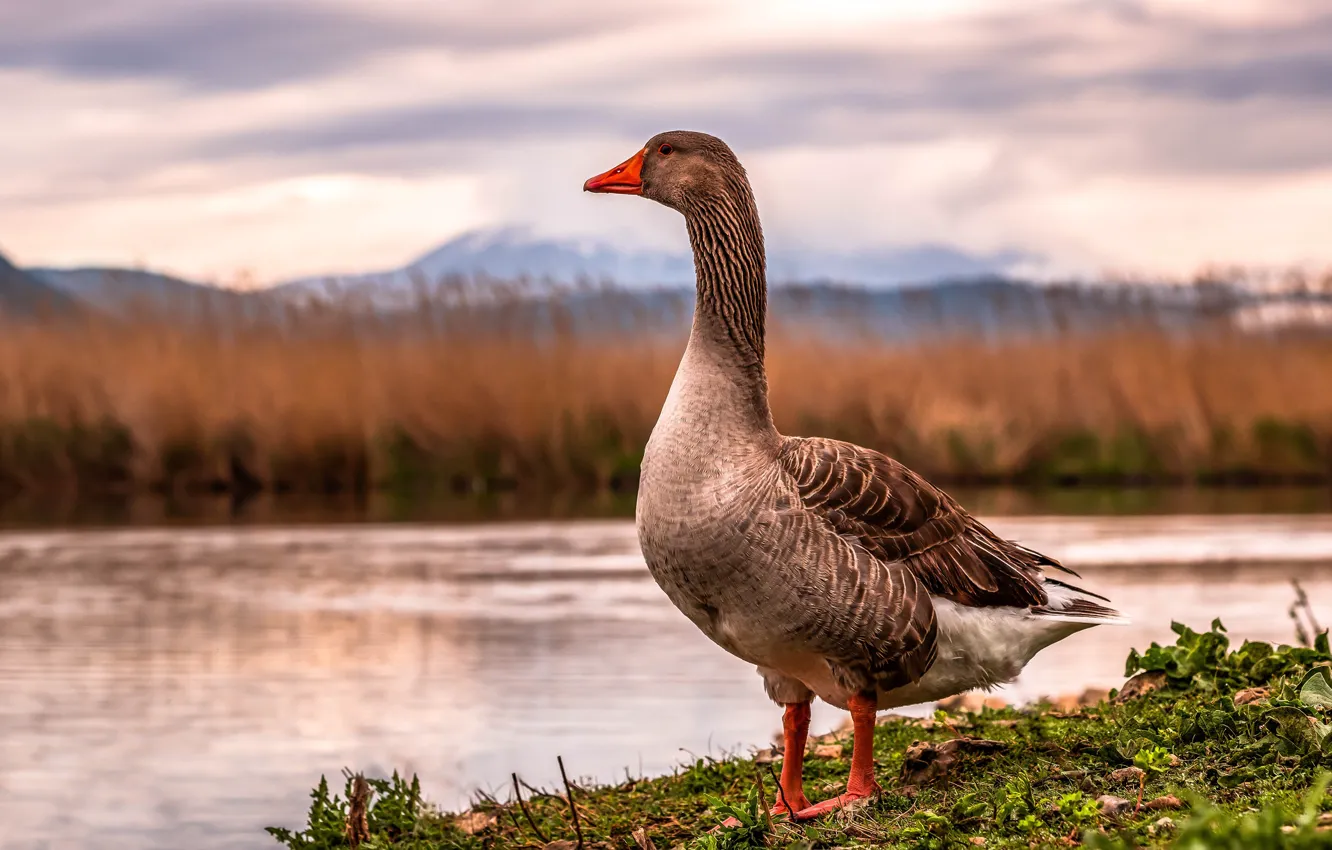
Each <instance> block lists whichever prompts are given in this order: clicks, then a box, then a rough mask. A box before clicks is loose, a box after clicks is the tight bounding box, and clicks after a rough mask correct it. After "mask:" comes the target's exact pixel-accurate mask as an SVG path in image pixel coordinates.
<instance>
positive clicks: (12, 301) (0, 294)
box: [0, 254, 76, 316]
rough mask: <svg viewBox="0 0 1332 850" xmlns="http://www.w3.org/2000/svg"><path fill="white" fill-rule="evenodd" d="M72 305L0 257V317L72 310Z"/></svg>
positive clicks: (66, 297)
mask: <svg viewBox="0 0 1332 850" xmlns="http://www.w3.org/2000/svg"><path fill="white" fill-rule="evenodd" d="M75 306H76V302H75V301H74V299H72V298H70V297H69V296H68V295H66V294H65V293H63V292H60V291H59V290H57V289H55V288H53V287H51V286H48V285H46V284H45V283H43V282H42V281H41V280H39V279H37V278H36V277H34V276H33V275H31V274H28V273H27V272H24V271H23V270H21V269H19V268H17V267H15V266H14V264H13V263H11V262H9V260H8V259H6V258H5V256H4V255H3V254H0V315H8V316H27V315H33V314H36V313H41V312H44V311H48V310H54V311H68V310H72V309H75Z"/></svg>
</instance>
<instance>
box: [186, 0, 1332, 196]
mask: <svg viewBox="0 0 1332 850" xmlns="http://www.w3.org/2000/svg"><path fill="white" fill-rule="evenodd" d="M1089 22H1090V23H1092V24H1094V25H1093V26H1088V25H1087V24H1088V23H1089ZM935 27H936V30H937V31H936V32H935V33H933V35H934V37H933V38H931V39H926V40H924V41H922V42H917V41H915V40H914V39H912V38H905V37H902V36H901V34H900V33H894V32H893V31H892V30H891V28H889V27H886V26H885V27H884V28H883V30H882V32H881V33H869V34H868V35H869V36H870V37H864V36H862V37H861V38H859V39H857V40H856V42H855V43H850V44H848V43H845V42H843V43H823V42H822V41H820V40H819V39H788V40H786V41H783V42H780V43H775V44H739V45H735V46H730V47H726V48H724V49H714V50H699V49H692V48H691V49H687V50H686V49H682V48H681V47H680V46H679V45H676V44H669V43H667V44H656V45H651V46H649V47H648V48H647V49H645V50H643V51H634V52H630V53H628V54H623V55H619V56H616V55H611V56H610V57H608V58H607V60H606V61H605V62H604V63H603V64H602V65H601V67H600V68H599V72H598V73H597V74H595V75H589V76H588V77H586V78H584V79H582V80H580V81H578V82H579V83H580V84H579V85H569V84H568V81H567V80H554V81H552V82H551V83H550V84H549V85H542V84H541V83H540V82H536V83H535V84H534V85H533V86H532V87H530V88H529V89H528V90H526V91H524V92H522V93H521V94H519V95H518V96H502V97H497V98H494V99H491V100H488V101H485V102H474V101H471V100H469V99H468V98H466V97H461V98H460V97H457V96H453V95H450V96H446V97H443V98H441V99H438V100H430V99H427V100H426V101H424V102H417V103H411V104H400V105H391V106H379V105H373V104H371V105H366V106H364V107H363V108H357V109H349V110H347V111H346V112H345V113H343V114H339V115H335V116H329V117H327V118H325V119H322V120H314V121H308V120H303V121H301V122H300V123H292V124H289V125H287V126H278V127H270V128H264V129H261V130H256V131H249V132H244V133H238V134H233V135H226V134H221V135H218V136H215V137H212V138H209V139H207V140H203V141H202V142H201V144H200V146H199V148H198V149H197V151H196V152H197V153H198V154H200V155H205V156H223V157H225V156H229V155H242V156H246V155H254V154H256V153H260V152H266V153H270V154H273V155H277V156H286V155H289V156H293V157H308V156H317V155H320V154H327V153H335V152H348V151H362V152H363V151H365V150H367V149H370V148H374V147H376V146H388V147H392V148H393V149H394V150H397V151H399V152H403V153H405V156H404V158H403V159H401V160H400V161H401V162H403V163H409V162H410V161H411V159H412V157H411V155H410V153H409V152H405V151H404V149H406V148H410V147H411V146H413V145H421V146H427V147H429V146H435V145H439V144H449V143H456V144H459V145H463V146H466V145H468V144H472V143H478V142H481V143H485V144H508V143H515V142H519V141H523V140H533V139H539V138H542V137H557V136H559V137H567V136H568V135H570V134H574V135H587V134H591V133H596V134H601V135H616V136H623V135H629V136H633V135H642V136H644V137H646V136H647V135H650V134H651V133H653V132H655V131H656V130H658V129H661V128H663V127H668V126H689V127H698V128H702V129H707V130H709V131H711V132H714V133H717V134H718V135H721V136H723V137H725V138H727V139H728V140H729V141H731V142H732V144H733V145H734V146H736V147H737V148H743V149H747V150H764V149H771V148H779V147H791V146H800V145H806V144H819V145H824V146H834V147H845V146H856V145H864V144H883V143H892V142H910V141H917V140H924V139H931V138H934V139H939V138H943V137H946V136H949V135H952V134H968V133H970V134H977V133H982V134H1000V135H1004V136H1007V137H1009V138H1012V139H1020V140H1026V141H1029V140H1032V139H1044V140H1051V141H1053V142H1057V143H1058V144H1059V145H1062V146H1064V148H1065V149H1066V150H1067V151H1069V152H1070V153H1071V154H1072V155H1073V156H1075V157H1076V156H1078V155H1079V149H1080V148H1084V147H1087V146H1088V144H1089V143H1090V146H1091V147H1092V148H1094V151H1089V152H1088V155H1090V156H1096V157H1108V161H1109V164H1113V165H1116V166H1119V167H1131V168H1147V169H1182V170H1186V171H1188V170H1211V171H1222V170H1226V169H1233V168H1238V169H1243V170H1264V169H1270V170H1274V171H1281V170H1287V169H1291V168H1308V167H1315V166H1321V165H1325V164H1329V163H1332V125H1329V124H1328V123H1327V122H1315V121H1303V120H1301V119H1300V117H1299V115H1300V111H1301V110H1313V109H1325V108H1328V107H1329V106H1332V103H1329V101H1332V54H1329V53H1328V52H1327V50H1326V49H1325V45H1326V44H1328V43H1332V15H1318V14H1315V15H1306V16H1299V17H1295V18H1292V19H1291V20H1288V21H1283V22H1276V23H1271V24H1268V25H1265V26H1253V25H1251V24H1246V25H1243V26H1240V25H1234V24H1230V25H1226V24H1222V23H1218V22H1216V21H1214V20H1211V19H1209V18H1207V17H1205V16H1202V15H1199V14H1195V15H1194V16H1192V17H1187V16H1182V15H1174V16H1169V17H1167V16H1164V15H1160V14H1151V13H1149V11H1148V10H1147V9H1146V8H1145V7H1140V6H1135V7H1129V6H1126V5H1124V4H1104V3H1096V4H1079V5H1076V6H1072V7H1067V8H1063V9H1061V10H1056V11H1053V12H1052V11H1050V10H1047V9H1040V10H1036V11H1033V12H1032V13H1029V14H1012V13H1010V14H1007V15H1002V16H999V15H992V16H989V17H985V18H980V19H978V20H974V21H970V22H967V23H966V24H962V25H959V24H956V23H947V24H944V25H935ZM878 35H881V36H882V38H879V39H876V38H874V37H873V36H878ZM870 41H873V42H876V43H874V44H865V43H864V42H870ZM645 68H651V69H661V71H660V73H645V72H644V69H645ZM663 89H668V90H669V91H670V92H671V93H675V92H686V93H688V96H687V97H663V96H662V91H663ZM593 93H603V94H604V99H602V100H600V101H598V100H597V99H595V98H593V97H590V95H591V94H593ZM1237 116H1240V117H1242V119H1243V120H1239V121H1237V120H1236V119H1237ZM1292 124H1295V125H1297V128H1298V132H1297V133H1295V134H1287V133H1273V132H1271V131H1272V130H1276V129H1295V127H1291V125H1292ZM431 155H432V156H433V153H432V154H431Z"/></svg>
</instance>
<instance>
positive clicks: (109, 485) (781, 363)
mask: <svg viewBox="0 0 1332 850" xmlns="http://www.w3.org/2000/svg"><path fill="white" fill-rule="evenodd" d="M637 303H638V302H637V300H636V297H635V296H629V295H625V294H622V293H618V294H617V293H602V294H600V295H597V296H595V297H591V298H588V297H583V298H582V299H581V300H580V301H578V305H580V306H577V307H573V306H570V305H569V303H567V302H565V301H563V300H562V298H561V297H559V296H542V297H540V298H534V297H530V296H527V295H514V294H512V293H510V294H509V295H500V296H494V295H493V293H492V295H491V296H488V297H486V298H482V299H479V300H478V299H476V298H474V297H473V298H468V297H457V295H456V293H455V294H453V295H450V294H447V293H446V294H439V293H434V294H428V295H423V296H421V297H420V298H419V299H418V302H417V303H416V304H415V305H413V308H412V309H411V310H407V311H389V312H385V311H382V310H372V309H369V308H368V307H367V306H366V305H364V304H357V303H355V302H353V301H346V302H340V303H337V304H334V305H329V304H327V303H318V304H310V305H305V306H301V307H295V306H290V305H285V306H281V307H277V306H273V305H268V306H266V307H265V308H264V309H254V308H253V307H252V306H248V307H244V308H238V307H236V306H235V305H230V306H225V307H222V308H217V309H213V308H211V307H210V308H208V309H190V310H179V309H164V308H163V306H162V305H161V304H160V303H158V304H153V305H146V304H145V305H141V306H140V308H138V309H134V310H130V311H126V313H125V315H128V316H131V318H123V317H121V318H111V317H106V316H103V317H101V318H94V317H90V316H83V317H70V316H65V317H49V318H46V319H43V320H40V321H35V322H33V321H29V322H15V323H11V324H9V325H7V326H5V327H4V328H3V329H0V489H8V490H26V491H41V490H52V489H56V490H77V491H79V492H101V491H137V490H145V489H154V490H160V491H161V490H164V491H172V492H179V491H233V492H248V491H253V490H259V489H268V490H273V491H277V492H285V491H306V492H365V491H370V490H375V489H395V490H397V489H401V490H418V489H429V490H436V489H443V488H447V489H453V490H505V489H518V490H528V491H532V492H542V491H562V490H570V491H584V492H595V491H607V490H628V489H632V487H633V486H634V484H635V482H636V477H637V469H638V464H639V461H640V460H641V457H642V450H643V446H644V444H645V442H646V440H647V437H648V434H649V433H650V431H651V428H652V425H653V422H654V421H655V419H656V415H657V412H658V410H659V409H660V406H661V403H662V400H663V399H664V397H665V394H666V391H667V389H668V387H669V385H670V381H671V377H672V375H673V373H674V370H675V366H676V363H677V361H678V358H679V355H680V352H681V349H682V347H683V345H684V340H685V337H686V334H687V327H688V307H689V305H688V303H687V302H685V303H681V304H678V305H676V307H673V308H671V309H663V307H662V304H661V303H654V304H653V305H650V306H643V309H641V310H640V309H636V307H635V305H636V304H637ZM589 304H590V305H592V306H591V307H589V306H588V305H589ZM844 306H846V307H847V309H846V310H845V316H844V320H842V321H837V320H836V317H835V316H834V317H832V320H829V319H828V317H826V316H825V317H824V320H823V321H822V323H821V324H819V325H818V326H817V327H815V326H813V325H809V324H805V323H801V322H792V321H778V322H774V323H773V327H772V329H771V332H770V341H769V377H770V383H771V399H772V405H773V410H774V415H775V417H776V420H777V424H778V427H779V428H780V429H781V430H782V431H783V432H785V433H793V434H802V433H810V434H820V435H826V436H834V437H840V438H843V439H848V440H853V441H855V442H858V443H861V444H863V445H867V446H872V447H875V448H878V449H880V450H882V451H885V452H887V453H889V454H891V455H893V456H895V457H897V458H898V459H900V460H901V461H903V462H904V463H906V464H908V465H910V466H912V467H913V468H915V469H917V470H918V471H920V472H922V473H923V474H925V475H927V476H930V477H933V478H936V479H938V480H940V481H943V482H953V483H961V482H966V483H1019V484H1048V483H1056V484H1073V483H1118V482H1142V483H1227V482H1235V483H1261V482H1278V481H1279V482H1327V481H1329V480H1332V337H1330V336H1329V335H1327V334H1318V333H1296V332H1291V333H1281V334H1274V333H1262V334H1255V333H1247V332H1243V331H1241V330H1238V329H1236V328H1235V327H1234V325H1233V324H1232V323H1229V322H1222V323H1211V324H1207V325H1203V326H1198V327H1193V328H1191V329H1189V330H1188V331H1187V332H1180V331H1179V330H1178V328H1172V327H1169V326H1168V325H1167V324H1165V323H1162V322H1159V321H1154V320H1152V319H1151V318H1150V317H1145V314H1143V313H1142V312H1141V311H1135V312H1133V313H1131V314H1125V317H1124V318H1122V319H1120V320H1116V321H1113V322H1109V323H1105V324H1104V325H1103V326H1099V327H1096V328H1094V329H1085V328H1084V329H1069V328H1068V327H1062V328H1060V327H1057V328H1056V329H1055V330H1054V331H1053V332H1051V333H1041V334H1025V335H1020V336H1019V335H1011V334H1010V335H1003V334H998V335H996V334H979V333H974V332H971V331H969V330H966V329H958V328H950V327H949V326H948V324H947V322H946V321H943V322H940V323H939V325H938V327H936V328H934V329H933V330H931V332H929V333H925V334H919V335H916V336H914V337H912V338H911V339H906V340H904V339H902V338H899V337H896V336H894V335H892V334H885V333H882V332H880V331H876V329H875V328H874V327H870V326H868V325H867V324H866V323H865V322H864V321H863V318H861V317H858V316H857V315H856V311H855V309H854V304H852V305H844ZM596 310H603V311H605V312H606V315H605V316H604V317H602V318H601V319H598V317H597V316H596V315H595V311H596ZM830 328H831V329H833V330H834V332H832V333H830V332H829V330H830Z"/></svg>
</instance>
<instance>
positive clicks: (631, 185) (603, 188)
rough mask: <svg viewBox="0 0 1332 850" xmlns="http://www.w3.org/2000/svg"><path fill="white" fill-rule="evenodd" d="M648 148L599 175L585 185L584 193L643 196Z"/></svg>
mask: <svg viewBox="0 0 1332 850" xmlns="http://www.w3.org/2000/svg"><path fill="white" fill-rule="evenodd" d="M645 153H647V148H644V149H643V150H641V151H639V152H638V153H636V154H634V155H633V156H631V157H629V158H628V159H626V160H625V161H624V162H622V163H620V164H619V165H617V166H615V167H614V168H612V169H611V170H610V171H607V172H606V173H605V174H598V175H597V176H596V177H592V178H590V179H589V180H588V181H587V182H586V183H584V184H583V191H584V192H605V193H608V194H612V195H641V194H643V155H644V154H645Z"/></svg>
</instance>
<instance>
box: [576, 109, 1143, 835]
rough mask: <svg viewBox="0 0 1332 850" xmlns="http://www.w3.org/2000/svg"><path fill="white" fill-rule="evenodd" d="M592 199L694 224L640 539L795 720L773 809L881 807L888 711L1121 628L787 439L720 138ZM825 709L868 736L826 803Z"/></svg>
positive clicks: (892, 464) (644, 490)
mask: <svg viewBox="0 0 1332 850" xmlns="http://www.w3.org/2000/svg"><path fill="white" fill-rule="evenodd" d="M583 189H584V191H587V192H597V193H605V194H622V195H641V196H643V197H645V198H649V199H651V200H653V201H656V202H658V203H661V204H664V205H665V206H667V207H670V208H671V209H674V210H676V211H678V212H680V213H682V214H683V215H684V219H685V225H686V227H687V229H688V232H689V242H690V246H691V248H692V250H693V255H694V270H695V278H696V297H695V306H694V317H693V325H692V328H691V329H690V334H689V341H688V344H687V345H686V347H685V350H684V355H683V357H682V358H681V360H680V366H679V369H678V370H677V371H676V373H675V378H674V381H673V382H672V383H671V388H670V391H669V393H668V394H667V396H666V401H665V404H664V406H663V407H662V411H661V416H660V418H659V419H658V420H657V423H656V425H655V427H654V428H653V429H652V435H651V437H650V438H649V440H648V444H647V448H646V450H645V452H644V457H643V463H642V474H641V478H640V486H639V490H638V500H637V506H636V512H635V525H636V527H637V532H638V539H639V544H640V546H641V548H642V551H643V557H644V559H645V560H646V562H647V566H648V569H649V570H650V572H651V573H652V576H653V578H654V579H655V580H656V581H657V584H658V585H659V586H660V587H661V589H662V590H663V591H665V593H666V596H667V597H669V598H670V600H671V602H672V603H674V604H675V606H676V607H677V608H679V609H680V611H681V612H683V613H684V615H685V616H686V617H688V618H689V619H690V620H691V621H693V623H694V624H695V625H696V626H697V627H698V628H699V629H700V630H701V631H702V632H703V633H704V634H705V635H707V637H709V638H710V639H712V640H713V641H714V642H715V643H717V644H718V645H719V646H720V647H721V648H723V649H725V650H726V651H727V652H730V653H731V654H733V655H735V656H737V657H738V658H740V659H742V660H744V661H745V662H748V663H750V664H753V665H755V667H756V668H757V671H758V673H759V675H760V676H762V678H763V683H764V687H765V689H766V691H767V695H768V697H769V698H770V699H772V701H773V702H775V703H777V704H779V705H781V706H783V707H784V716H783V722H782V736H783V744H784V754H785V755H784V758H783V763H782V771H781V777H780V780H779V782H780V792H781V793H780V794H779V795H778V798H779V799H778V802H777V804H776V806H775V807H774V809H773V812H774V813H776V814H786V815H788V816H790V817H792V818H793V819H796V820H804V819H808V818H813V817H816V816H818V815H821V814H823V813H825V812H830V811H833V810H835V809H838V808H841V807H843V806H846V805H847V804H849V803H852V802H854V801H856V800H861V799H864V798H867V797H870V796H872V795H874V794H876V793H878V792H879V791H880V786H879V785H878V783H877V781H876V780H875V777H874V762H873V742H874V725H875V718H876V714H877V712H879V711H881V710H884V709H890V708H896V707H900V706H906V705H914V704H917V703H924V702H930V701H933V700H938V699H942V698H944V697H947V696H951V695H953V694H957V693H961V692H963V691H968V690H972V689H977V688H981V689H989V688H992V687H994V686H996V685H1000V684H1004V683H1007V682H1011V681H1013V680H1014V679H1016V678H1017V676H1018V674H1019V673H1020V672H1021V671H1022V669H1023V667H1024V666H1025V665H1026V664H1027V663H1028V662H1029V661H1030V660H1031V659H1032V657H1033V656H1035V655H1036V653H1037V652H1039V651H1040V650H1041V649H1044V648H1045V647H1047V646H1049V645H1051V644H1053V643H1055V642H1056V641H1059V640H1062V639H1064V638H1066V637H1068V636H1070V635H1072V634H1074V633H1076V632H1078V631H1081V630H1083V629H1086V628H1089V627H1091V626H1095V625H1098V624H1102V623H1117V622H1125V621H1124V620H1123V619H1122V618H1121V617H1120V615H1119V614H1118V612H1116V611H1114V610H1113V609H1111V608H1109V607H1107V606H1106V605H1103V604H1102V603H1103V602H1108V601H1109V600H1107V599H1106V598H1105V597H1103V596H1099V595H1097V594H1094V593H1091V592H1088V591H1086V590H1082V589H1080V588H1078V587H1075V586H1074V585H1071V584H1069V583H1068V582H1066V581H1064V580H1063V579H1062V578H1057V577H1055V575H1052V574H1051V573H1054V574H1067V575H1074V576H1075V575H1076V573H1073V572H1072V571H1071V570H1069V569H1067V568H1065V567H1063V566H1062V565H1061V564H1059V563H1058V562H1057V561H1056V560H1055V559H1053V558H1050V557H1047V556H1045V555H1042V554H1040V553H1039V552H1035V551H1033V550H1031V549H1028V548H1026V547H1024V546H1021V545H1019V544H1017V543H1014V542H1010V541H1008V540H1004V539H1002V538H1000V537H999V536H998V535H996V534H995V533H993V532H992V531H990V530H989V529H988V528H986V527H985V526H984V525H982V524H981V523H980V522H978V521H977V520H976V519H975V518H973V517H972V516H971V515H970V514H968V513H967V512H966V511H965V510H963V508H962V507H961V506H960V505H959V504H958V503H957V502H956V501H954V500H953V499H952V498H951V497H950V496H949V495H948V494H946V493H945V492H944V491H942V490H940V489H938V488H937V487H934V486H932V485H931V484H930V483H929V482H927V481H926V480H925V479H924V478H922V477H920V476H919V475H917V474H916V473H914V472H912V471H911V470H910V469H908V468H906V467H905V466H903V465H902V464H901V463H898V462H897V461H895V460H893V459H892V458H890V457H888V456H886V455H884V454H881V453H879V452H877V451H874V450H873V449H868V448H863V447H861V446H857V445H853V444H851V443H847V442H842V441H839V440H833V439H825V438H821V437H791V436H784V435H782V434H780V433H778V431H777V429H776V427H775V426H774V425H773V419H772V412H771V410H770V409H769V407H768V382H767V376H766V373H765V371H764V322H765V313H766V309H767V280H766V273H765V255H764V243H763V231H762V229H761V228H760V226H759V216H758V209H757V206H756V205H755V201H754V194H753V190H752V189H751V187H750V182H749V178H748V176H747V175H746V172H745V169H744V168H743V167H742V166H741V164H740V162H739V160H738V159H737V158H736V156H735V154H734V153H733V152H732V151H731V149H730V147H728V146H727V145H726V144H725V143H724V142H723V141H721V140H720V139H718V138H716V137H715V136H710V135H707V134H705V133H697V132H690V131H683V130H676V131H671V132H666V133H661V134H658V135H656V136H653V137H652V138H651V139H650V140H649V141H648V142H647V144H646V145H645V146H644V147H643V149H642V150H640V151H638V152H637V153H635V154H634V155H633V156H632V157H630V158H629V159H628V160H626V161H625V162H623V163H621V164H620V165H617V166H616V167H614V168H612V169H610V170H609V171H607V172H605V173H603V174H599V175H597V176H595V177H592V178H591V179H589V180H587V182H586V183H584V184H583ZM815 696H817V697H818V698H820V699H822V700H823V701H825V702H827V703H829V704H831V705H833V706H836V707H838V708H840V709H844V710H847V711H849V712H850V714H851V721H852V734H853V739H852V754H851V769H850V776H849V779H848V781H847V785H846V790H845V792H844V793H842V794H840V795H837V796H835V797H833V798H831V799H828V800H825V801H823V802H821V803H818V804H811V803H810V802H809V800H808V799H807V798H806V796H805V793H804V786H803V782H802V779H801V772H802V762H803V756H804V752H805V745H806V738H807V735H808V732H809V723H810V704H811V701H812V699H813V698H814V697H815Z"/></svg>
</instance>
